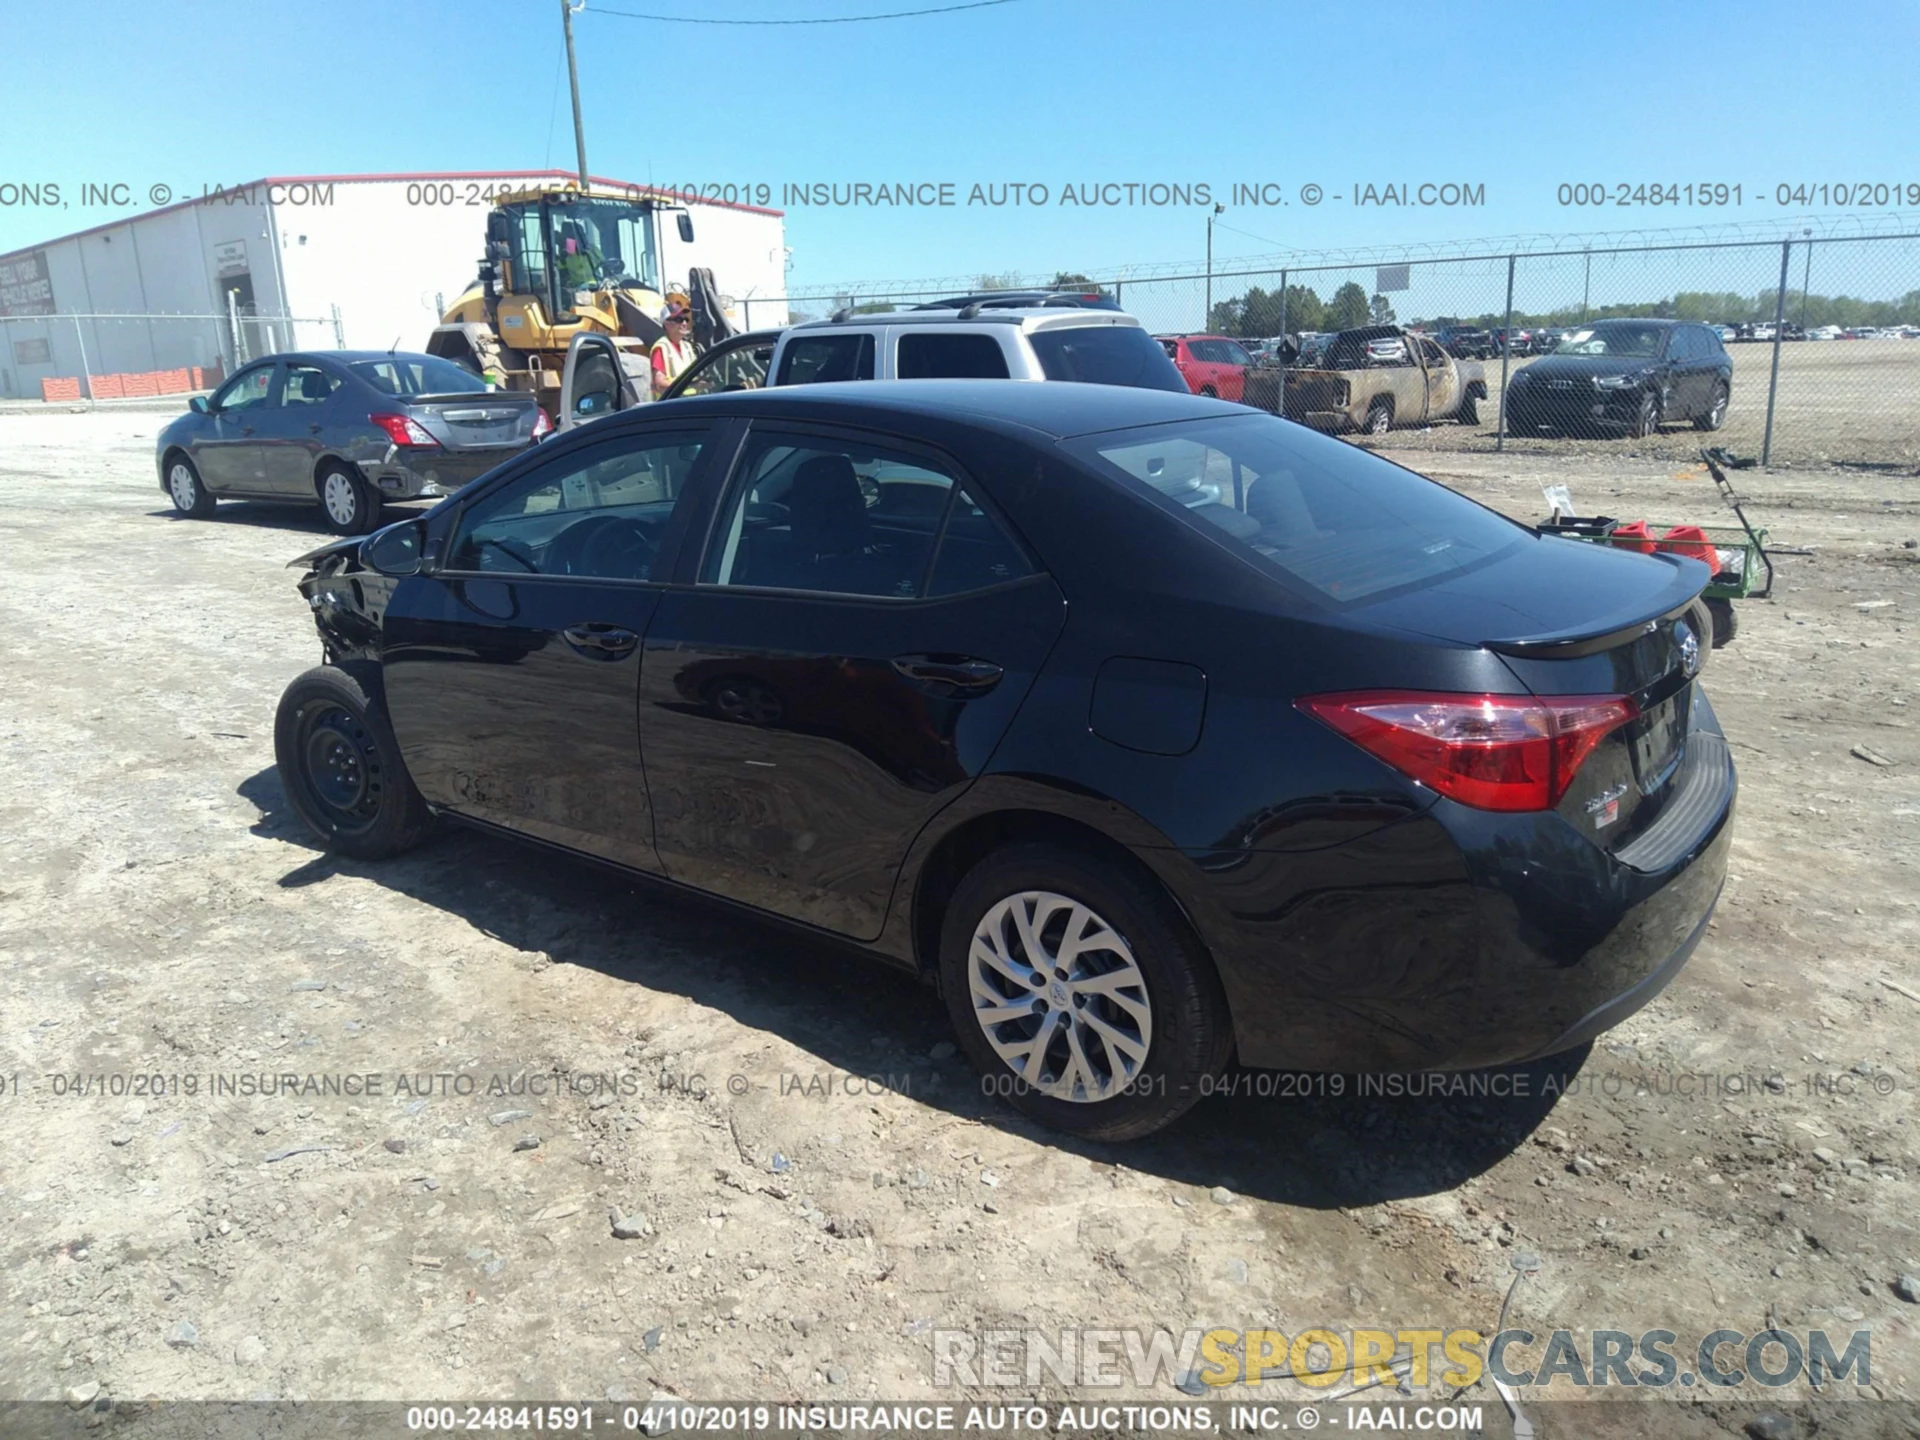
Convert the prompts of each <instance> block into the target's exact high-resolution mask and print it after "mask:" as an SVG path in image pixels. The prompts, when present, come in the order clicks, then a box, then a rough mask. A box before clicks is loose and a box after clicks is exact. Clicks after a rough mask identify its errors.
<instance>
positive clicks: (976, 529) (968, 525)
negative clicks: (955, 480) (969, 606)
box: [927, 490, 1033, 595]
mask: <svg viewBox="0 0 1920 1440" xmlns="http://www.w3.org/2000/svg"><path fill="white" fill-rule="evenodd" d="M1031 574H1033V566H1032V565H1031V564H1030V563H1028V560H1027V557H1026V556H1025V555H1024V554H1022V553H1021V550H1020V547H1019V546H1017V545H1015V544H1014V543H1013V541H1012V540H1011V539H1009V538H1008V536H1007V532H1006V531H1004V530H1002V529H1001V528H1000V526H999V524H998V523H997V522H996V521H995V520H994V518H993V517H992V516H991V515H989V514H988V513H987V512H986V511H985V510H983V509H981V508H980V506H979V505H978V504H977V503H976V502H975V501H974V499H973V497H972V496H971V495H969V494H967V492H966V491H965V490H961V491H959V492H958V493H957V494H955V495H954V497H953V508H952V509H951V510H950V511H948V512H947V528H946V530H945V531H944V532H943V533H942V534H941V536H940V553H939V554H938V555H937V556H936V557H935V558H934V562H933V578H932V580H931V581H930V582H929V583H928V585H927V593H928V594H929V595H960V594H964V593H965V592H967V591H969V590H985V589H987V588H988V587H989V586H992V585H1004V584H1006V583H1007V582H1008V581H1009V580H1019V579H1021V578H1023V577H1025V576H1028V575H1031Z"/></svg>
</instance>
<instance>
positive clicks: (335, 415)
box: [154, 350, 549, 535]
mask: <svg viewBox="0 0 1920 1440" xmlns="http://www.w3.org/2000/svg"><path fill="white" fill-rule="evenodd" d="M548 428H549V427H548V422H547V417H546V415H545V414H544V413H543V412H542V411H541V409H540V407H539V406H538V404H536V403H535V400H534V397H533V396H532V395H531V394H522V393H517V392H509V391H505V390H490V389H488V388H487V385H486V382H484V381H483V380H481V378H480V377H479V376H478V375H475V374H474V373H473V372H472V371H471V370H467V369H465V368H463V367H461V366H459V365H455V364H454V363H453V362H452V361H450V360H442V359H439V358H437V357H436V356H432V355H413V354H408V353H407V352H405V351H388V350H325V351H319V352H316V353H312V354H307V353H300V354H290V355H274V356H270V357H268V358H266V359H263V360H256V361H255V362H254V363H253V364H251V365H248V366H247V367H245V368H244V369H242V370H240V371H239V372H238V373H237V374H235V375H234V376H233V378H232V379H230V380H228V381H227V383H226V384H224V385H222V386H221V387H220V388H219V389H218V390H216V391H215V392H214V393H213V395H212V396H211V397H210V398H206V399H202V398H201V397H200V396H197V395H196V396H195V397H194V399H193V401H192V406H191V408H190V409H189V410H188V412H187V413H186V414H185V415H182V416H181V417H180V418H179V419H178V420H175V421H174V422H173V423H172V424H170V425H168V426H167V427H166V428H165V429H164V430H162V431H161V432H160V440H159V444H158V446H157V448H156V451H155V457H154V458H155V460H156V461H157V462H158V464H159V467H160V488H161V490H162V491H164V492H165V493H166V495H167V497H168V498H169V499H170V500H172V501H173V506H174V509H176V510H178V511H179V512H180V513H181V514H182V515H191V516H193V517H194V518H195V519H205V518H206V517H207V516H209V515H211V514H212V513H213V509H214V506H215V505H216V504H217V503H218V502H219V501H221V500H224V499H233V500H280V501H292V502H296V503H300V504H307V505H312V504H316V503H317V504H318V505H319V506H320V509H321V513H322V514H324V515H325V516H326V520H327V524H328V526H329V527H330V528H331V529H333V530H334V531H336V532H337V533H339V534H342V535H360V534H364V533H365V532H366V531H369V530H371V529H373V528H374V527H375V526H376V525H378V524H379V523H380V506H381V504H382V502H384V501H387V500H414V499H419V498H421V497H422V496H427V497H433V496H441V495H450V494H452V493H453V492H454V491H455V490H458V489H459V488H460V487H461V486H462V485H465V484H466V483H467V482H468V481H469V480H474V479H477V478H478V477H480V476H481V475H484V474H485V473H486V472H487V471H488V470H491V469H492V468H493V467H494V466H495V465H498V464H499V463H500V462H501V461H502V460H505V459H507V458H508V457H510V456H512V455H515V454H517V453H518V452H519V451H521V450H524V449H526V447H527V446H529V445H531V444H532V443H533V442H534V441H535V440H538V439H539V438H540V437H541V436H542V435H544V434H546V433H547V430H548Z"/></svg>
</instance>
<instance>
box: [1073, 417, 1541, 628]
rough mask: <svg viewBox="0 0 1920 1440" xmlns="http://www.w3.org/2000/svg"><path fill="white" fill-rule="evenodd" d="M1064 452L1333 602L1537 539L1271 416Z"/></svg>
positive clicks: (1179, 426)
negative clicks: (1142, 493)
mask: <svg viewBox="0 0 1920 1440" xmlns="http://www.w3.org/2000/svg"><path fill="white" fill-rule="evenodd" d="M1062 448H1063V449H1065V450H1067V451H1068V452H1069V453H1071V454H1073V455H1076V456H1078V457H1079V458H1080V459H1081V460H1083V461H1085V462H1087V463H1088V464H1090V465H1091V466H1092V467H1093V468H1094V469H1095V470H1096V471H1098V472H1099V473H1101V474H1103V475H1105V476H1106V477H1107V478H1108V479H1110V480H1112V481H1115V482H1116V483H1119V484H1122V485H1125V486H1126V487H1127V488H1129V489H1132V490H1136V491H1143V492H1145V493H1147V494H1149V495H1151V496H1152V497H1153V498H1154V499H1155V500H1157V501H1158V502H1159V503H1160V504H1161V505H1162V506H1163V507H1164V508H1166V509H1168V510H1169V511H1170V512H1171V513H1172V514H1173V515H1175V516H1177V517H1179V518H1180V519H1181V520H1183V521H1185V522H1186V523H1188V524H1189V525H1192V526H1194V527H1196V528H1199V529H1201V530H1203V531H1204V533H1206V534H1208V535H1210V536H1211V537H1212V538H1214V539H1215V540H1218V541H1219V542H1220V543H1222V544H1223V545H1225V546H1227V547H1228V548H1229V549H1231V550H1234V551H1236V552H1238V553H1239V554H1241V555H1242V556H1243V557H1244V558H1246V559H1248V560H1251V561H1253V562H1254V563H1256V564H1257V565H1259V566H1260V567H1261V568H1263V569H1266V570H1267V571H1269V572H1270V573H1272V574H1274V575H1276V576H1278V577H1279V578H1280V579H1281V580H1282V581H1283V582H1284V583H1286V584H1287V585H1288V587H1289V588H1290V589H1294V590H1296V591H1302V590H1303V591H1305V592H1306V593H1307V594H1308V595H1310V596H1312V597H1315V598H1318V599H1320V600H1322V601H1326V602H1332V603H1335V604H1345V603H1349V602H1353V601H1358V600H1361V599H1364V598H1366V597H1368V596H1371V595H1377V594H1379V593H1381V592H1383V591H1387V590H1397V589H1402V588H1405V587H1409V586H1413V585H1417V584H1418V583H1419V582H1421V581H1431V580H1435V579H1439V578H1441V577H1443V576H1448V575H1452V574H1456V573H1458V572H1460V571H1463V570H1469V569H1473V568H1476V567H1477V566H1479V565H1480V564H1482V563H1483V562H1485V561H1487V560H1490V559H1492V558H1493V557H1494V556H1496V555H1498V554H1500V553H1501V552H1503V551H1505V550H1508V549H1510V548H1511V547H1512V546H1514V545H1517V544H1518V543H1520V541H1521V540H1522V539H1523V538H1524V537H1525V535H1526V533H1527V532H1526V531H1525V530H1523V529H1522V528H1521V527H1520V526H1518V525H1515V524H1514V523H1513V522H1512V521H1510V520H1505V519H1502V518H1501V517H1500V516H1498V515H1496V514H1494V513H1493V512H1492V511H1491V510H1488V509H1486V508H1484V507H1483V506H1480V505H1476V504H1474V503H1473V502H1472V501H1471V500H1468V499H1466V498H1465V497H1464V496H1460V495H1456V494H1455V493H1454V492H1453V491H1451V490H1448V489H1447V488H1446V487H1445V486H1443V485H1437V484H1435V483H1434V482H1433V481H1431V480H1428V479H1426V478H1425V477H1424V476H1420V475H1416V474H1414V473H1413V472H1412V471H1411V470H1404V469H1402V468H1401V467H1400V466H1398V465H1394V464H1391V463H1389V462H1388V461H1385V460H1382V459H1380V458H1379V457H1378V456H1376V455H1371V454H1369V453H1367V452H1366V451H1365V450H1362V449H1360V448H1358V447H1357V446H1353V445H1349V444H1347V443H1345V442H1344V441H1341V440H1335V439H1332V438H1331V437H1329V436H1325V435H1320V434H1316V433H1315V432H1313V431H1311V430H1307V429H1304V428H1302V427H1300V426H1297V425H1288V424H1287V423H1285V422H1284V421H1282V420H1279V419H1276V418H1274V417H1273V416H1270V415H1247V416H1244V417H1234V418H1232V419H1226V420H1201V421H1180V422H1176V423H1174V424H1171V425H1150V426H1143V427H1141V428H1139V429H1135V430H1115V431H1108V432H1104V433H1102V434H1097V435H1082V436H1077V437H1075V438H1073V439H1071V440H1067V441H1063V442H1062Z"/></svg>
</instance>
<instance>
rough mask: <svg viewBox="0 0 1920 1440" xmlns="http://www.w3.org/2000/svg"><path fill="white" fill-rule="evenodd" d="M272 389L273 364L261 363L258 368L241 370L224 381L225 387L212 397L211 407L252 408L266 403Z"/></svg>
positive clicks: (224, 408)
mask: <svg viewBox="0 0 1920 1440" xmlns="http://www.w3.org/2000/svg"><path fill="white" fill-rule="evenodd" d="M272 389H273V366H271V365H262V366H261V367H260V368H259V369H258V370H243V371H241V372H240V373H239V374H238V375H236V376H234V377H233V379H231V380H229V381H228V382H227V383H226V387H225V388H224V389H222V390H221V391H220V393H219V394H217V395H215V396H214V397H213V405H212V407H211V408H213V409H215V410H254V409H258V408H259V407H260V406H262V405H264V404H266V403H267V395H268V394H269V392H271V391H272Z"/></svg>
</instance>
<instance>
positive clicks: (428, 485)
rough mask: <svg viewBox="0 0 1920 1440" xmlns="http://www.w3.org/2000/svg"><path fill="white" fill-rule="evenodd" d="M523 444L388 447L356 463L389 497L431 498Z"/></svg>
mask: <svg viewBox="0 0 1920 1440" xmlns="http://www.w3.org/2000/svg"><path fill="white" fill-rule="evenodd" d="M525 448H526V447H525V446H521V445H513V446H499V447H490V448H488V449H485V450H428V449H426V448H424V447H422V448H421V449H418V450H403V449H401V448H399V447H398V446H395V447H392V448H391V449H389V451H388V452H387V454H386V455H384V456H382V457H381V458H380V459H378V460H373V461H365V460H363V461H362V462H361V463H360V470H361V473H362V474H364V475H365V476H366V477H367V480H368V482H369V483H371V484H372V485H373V486H374V488H375V489H377V490H379V492H380V493H381V494H382V495H383V496H385V497H386V498H387V499H389V500H420V499H434V498H437V497H439V496H441V495H451V494H452V493H453V492H454V491H456V490H458V489H459V488H460V487H461V486H463V485H466V484H469V483H471V482H472V481H475V480H478V479H479V478H480V477H481V476H482V475H485V474H486V473H487V472H488V471H489V470H492V469H493V468H494V467H495V466H497V465H504V464H505V463H506V462H507V461H509V460H511V459H512V458H513V457H514V456H516V455H518V454H519V453H520V452H521V451H522V450H523V449H525Z"/></svg>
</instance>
